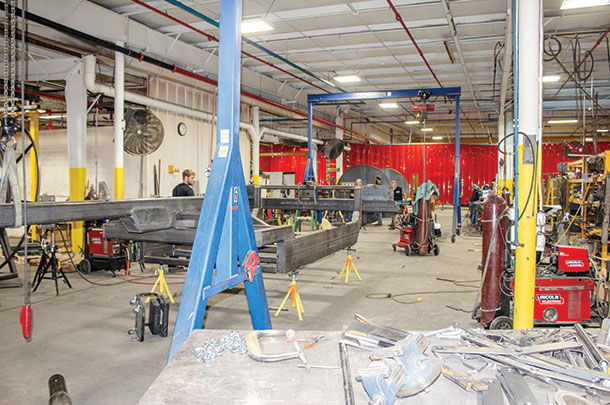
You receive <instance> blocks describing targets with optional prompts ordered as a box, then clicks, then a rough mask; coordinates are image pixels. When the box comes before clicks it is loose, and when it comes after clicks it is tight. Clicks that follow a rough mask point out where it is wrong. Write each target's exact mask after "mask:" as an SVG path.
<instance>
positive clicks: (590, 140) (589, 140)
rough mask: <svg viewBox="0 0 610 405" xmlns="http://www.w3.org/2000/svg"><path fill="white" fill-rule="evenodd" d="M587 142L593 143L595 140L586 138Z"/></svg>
mask: <svg viewBox="0 0 610 405" xmlns="http://www.w3.org/2000/svg"><path fill="white" fill-rule="evenodd" d="M585 142H593V138H589V137H586V138H585Z"/></svg>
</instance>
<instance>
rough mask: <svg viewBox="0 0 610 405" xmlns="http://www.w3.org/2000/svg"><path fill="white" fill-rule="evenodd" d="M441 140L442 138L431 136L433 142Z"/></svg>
mask: <svg viewBox="0 0 610 405" xmlns="http://www.w3.org/2000/svg"><path fill="white" fill-rule="evenodd" d="M441 139H443V137H442V136H433V137H432V140H434V141H440V140H441Z"/></svg>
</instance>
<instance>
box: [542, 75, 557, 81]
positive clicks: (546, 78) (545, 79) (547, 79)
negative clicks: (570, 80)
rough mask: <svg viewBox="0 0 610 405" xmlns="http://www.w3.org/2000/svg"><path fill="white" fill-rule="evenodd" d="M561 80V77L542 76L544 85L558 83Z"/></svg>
mask: <svg viewBox="0 0 610 405" xmlns="http://www.w3.org/2000/svg"><path fill="white" fill-rule="evenodd" d="M559 79H561V76H560V75H545V76H542V83H552V82H558V81H559Z"/></svg>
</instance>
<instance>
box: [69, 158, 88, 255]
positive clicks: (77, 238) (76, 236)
mask: <svg viewBox="0 0 610 405" xmlns="http://www.w3.org/2000/svg"><path fill="white" fill-rule="evenodd" d="M86 189H87V168H86V167H71V168H70V201H82V200H83V199H84V198H85V191H86ZM83 225H84V222H83V221H78V222H72V250H73V251H74V252H79V251H81V250H82V249H83V247H84V246H85V245H84V237H85V236H84V230H83Z"/></svg>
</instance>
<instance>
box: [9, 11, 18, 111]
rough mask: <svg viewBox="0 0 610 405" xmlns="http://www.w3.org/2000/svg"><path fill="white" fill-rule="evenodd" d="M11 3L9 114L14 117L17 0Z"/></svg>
mask: <svg viewBox="0 0 610 405" xmlns="http://www.w3.org/2000/svg"><path fill="white" fill-rule="evenodd" d="M10 3H11V12H10V16H9V18H10V20H11V37H10V40H11V66H10V71H11V99H10V102H11V107H10V114H11V115H13V116H14V115H15V100H16V98H15V86H16V84H17V40H16V36H15V34H16V31H17V29H16V28H17V16H16V10H17V0H10Z"/></svg>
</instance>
